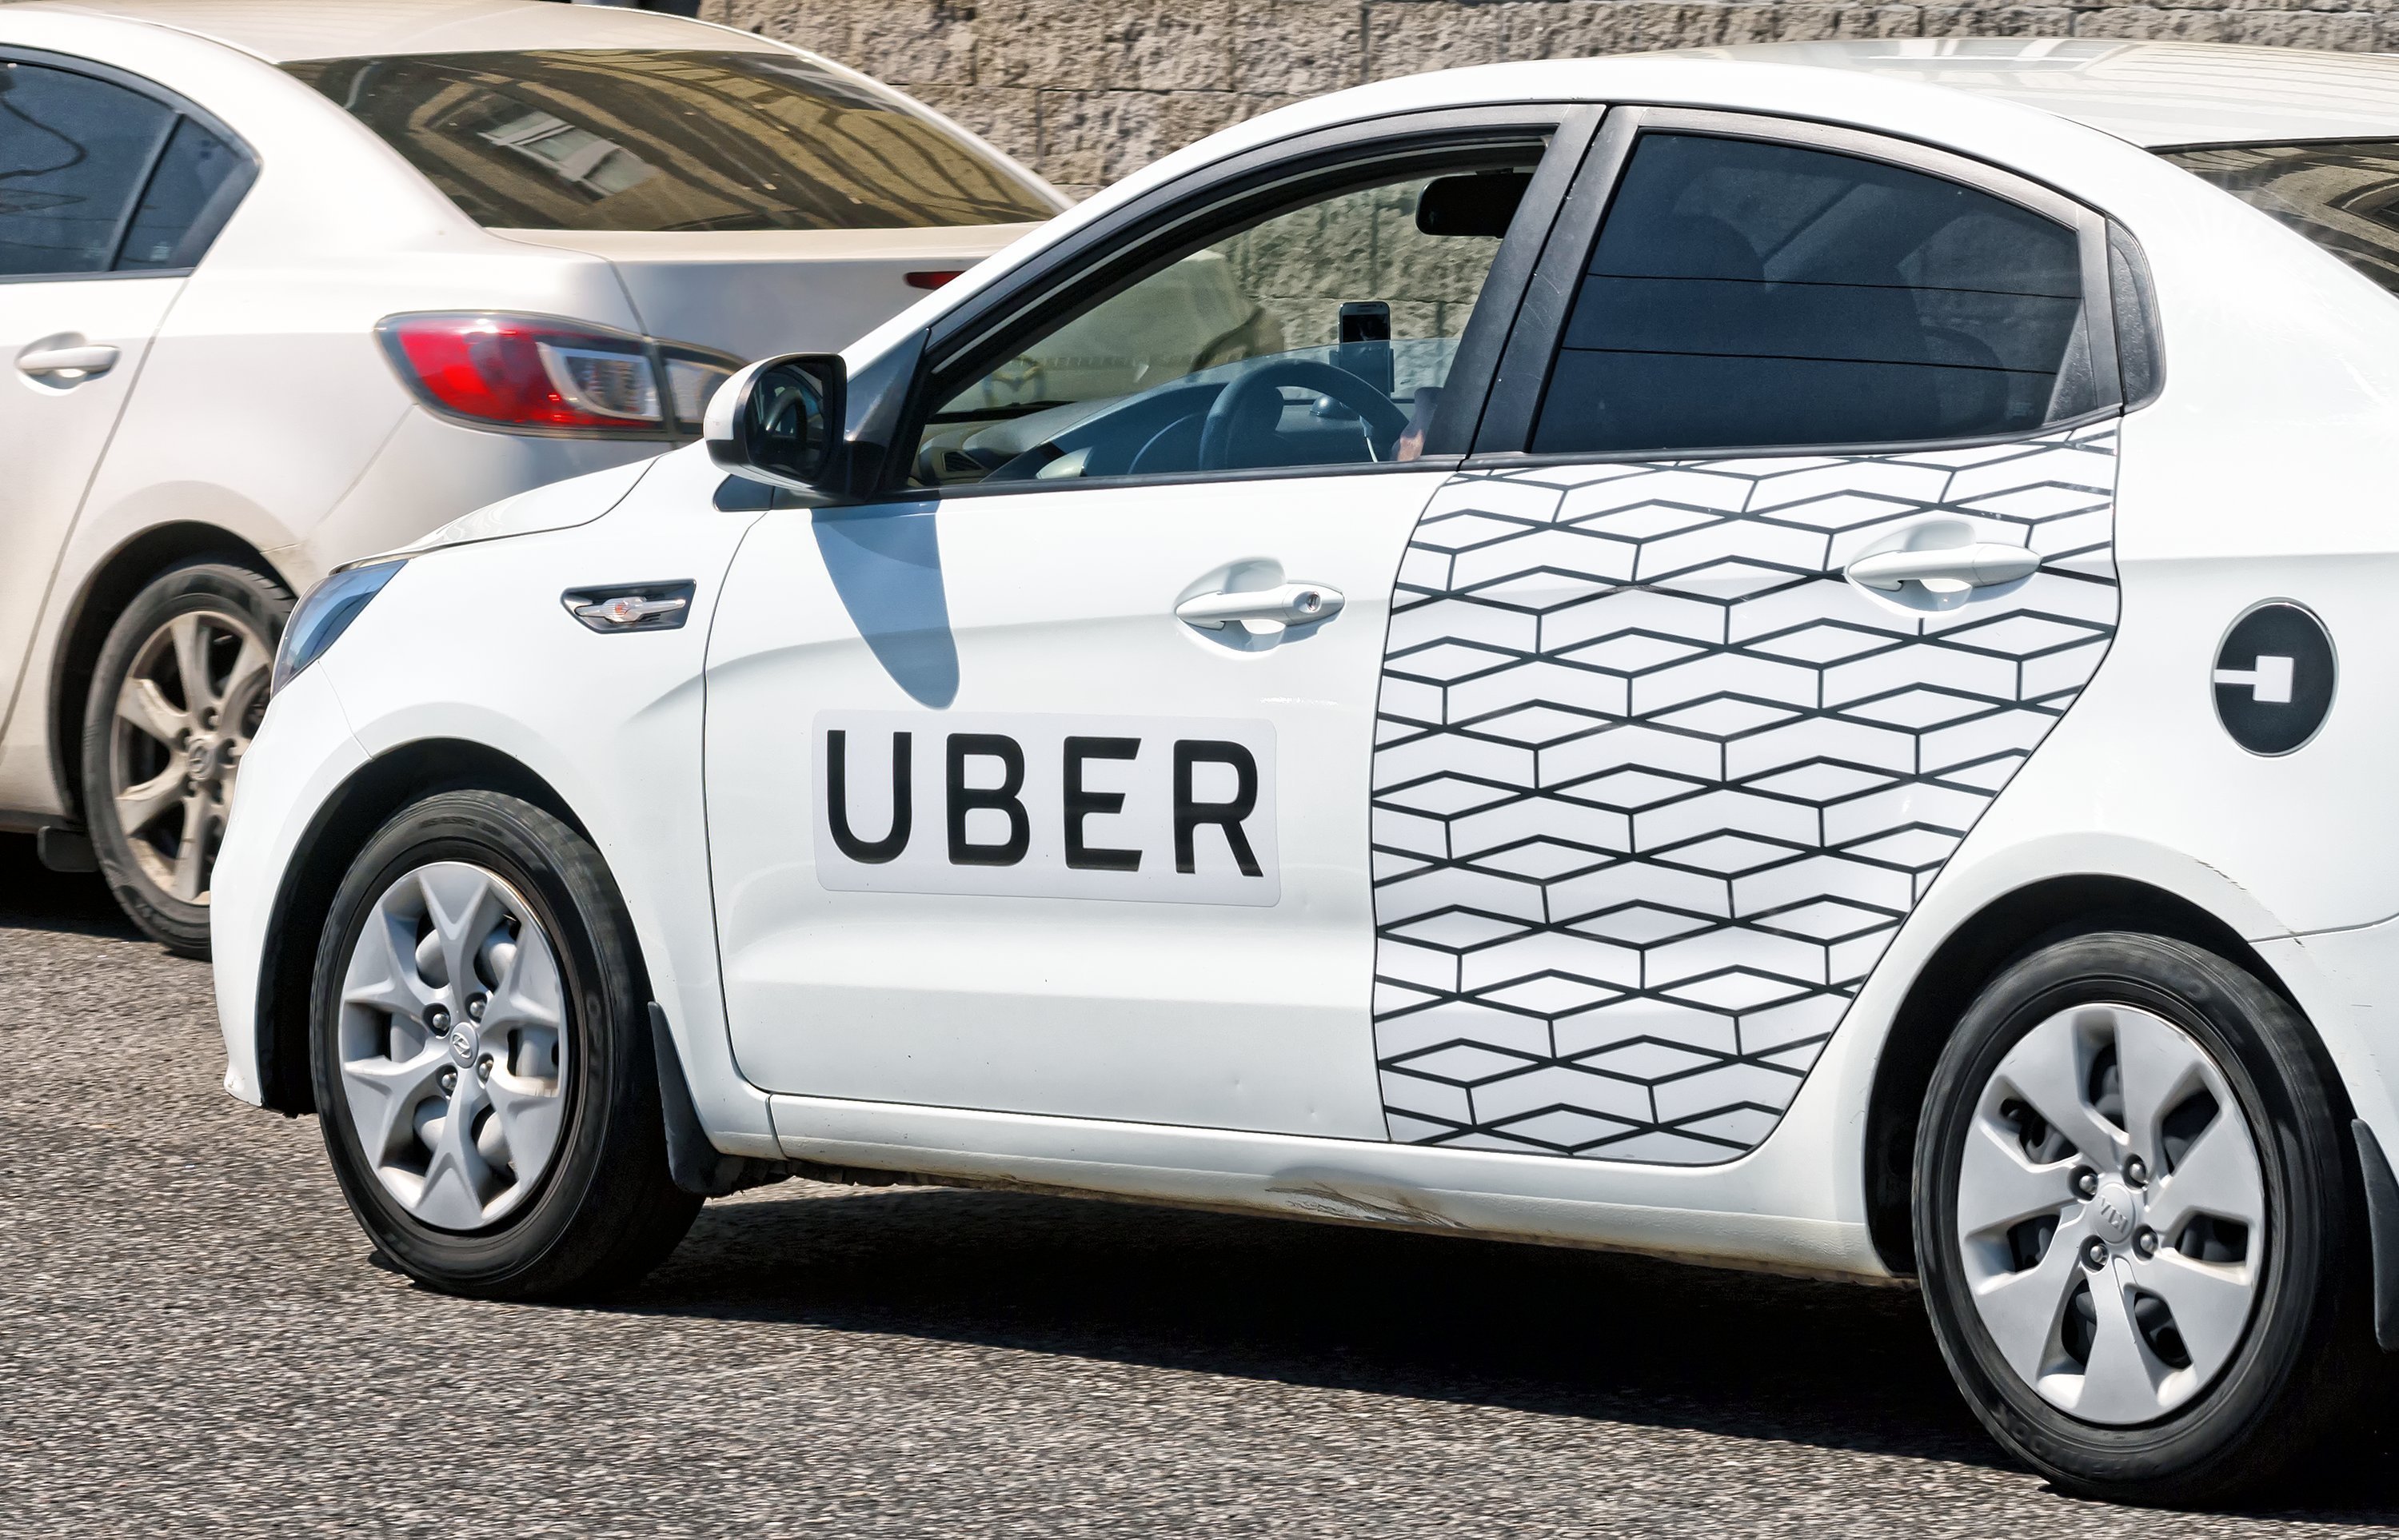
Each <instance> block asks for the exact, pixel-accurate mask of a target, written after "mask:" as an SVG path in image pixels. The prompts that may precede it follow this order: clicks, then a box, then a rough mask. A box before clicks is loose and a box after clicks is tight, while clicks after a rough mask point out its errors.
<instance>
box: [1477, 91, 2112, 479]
mask: <svg viewBox="0 0 2399 1540" xmlns="http://www.w3.org/2000/svg"><path fill="white" fill-rule="evenodd" d="M1645 132H1660V133H1682V134H1704V135H1711V136H1714V137H1717V138H1724V139H1745V140H1755V141H1758V142H1765V143H1769V144H1787V145H1792V146H1795V147H1797V148H1801V149H1811V150H1825V151H1830V152H1833V153H1835V154H1839V155H1855V156H1857V157H1859V158H1861V159H1865V160H1877V161H1881V162H1883V163H1885V164H1887V165H1891V166H1897V167H1900V168H1902V169H1906V170H1911V171H1921V172H1924V173H1926V174H1928V175H1931V176H1937V177H1942V178H1945V179H1946V180H1948V181H1951V182H1959V183H1962V184H1963V185H1966V186H1969V187H1972V188H1973V189H1974V190H1975V191H1977V192H1982V193H1987V194H1989V195H1990V196H1994V197H1999V198H2004V199H2006V200H2007V201H2008V202H2011V203H2013V204H2016V205H2018V206H2019V207H2021V208H2025V209H2030V210H2031V211H2032V212H2034V213H2037V214H2040V215H2042V216H2044V217H2045V218H2048V219H2051V220H2054V221H2055V222H2057V223H2060V224H2064V225H2067V226H2068V227H2069V228H2071V229H2072V230H2073V231H2074V232H2075V235H2076V240H2077V246H2078V250H2079V254H2080V258H2081V267H2082V296H2083V304H2082V329H2083V343H2084V346H2085V347H2086V348H2087V350H2088V352H2089V355H2090V358H2091V370H2092V376H2093V388H2094V394H2095V395H2096V396H2097V398H2098V399H2097V404H2095V405H2094V406H2093V407H2092V408H2091V409H2090V410H2089V411H2087V412H2079V413H2077V414H2076V415H2074V416H2072V417H2061V418H2058V419H2057V420H2055V421H2053V422H2047V423H2041V424H2039V425H2037V426H2033V427H2030V428H2016V429H2012V430H2010V431H2008V432H2004V433H1986V434H1971V435H1964V436H1953V437H1950V438H1945V439H1890V440H1882V441H1872V442H1870V441H1864V440H1858V441H1851V440H1846V439H1844V440H1836V441H1832V442H1825V443H1805V444H1756V445H1739V446H1733V447H1728V448H1720V449H1717V448H1712V449H1685V450H1673V449H1664V450H1661V449H1644V450H1573V451H1565V452H1558V453H1540V454H1537V453H1533V452H1532V451H1531V450H1530V449H1529V448H1528V447H1527V446H1529V445H1530V444H1531V442H1532V436H1533V428H1534V426H1535V424H1536V423H1537V422H1538V419H1539V415H1540V408H1541V401H1542V399H1543V398H1544V397H1545V396H1546V395H1547V394H1548V391H1549V384H1550V375H1551V372H1552V368H1553V367H1554V364H1555V362H1556V359H1557V356H1558V352H1559V349H1560V347H1561V346H1562V345H1563V344H1564V342H1565V328H1566V321H1567V318H1568V317H1569V314H1570V312H1571V311H1572V309H1573V306H1574V299H1575V294H1576V291H1577V290H1578V288H1579V284H1580V281H1581V278H1582V276H1583V269H1584V268H1585V266H1586V265H1588V263H1589V261H1590V257H1591V252H1592V248H1593V243H1594V242H1595V241H1597V239H1598V238H1599V231H1600V226H1601V224H1602V223H1604V222H1605V219H1606V213H1607V210H1608V209H1609V207H1610V205H1611V204H1612V203H1613V202H1614V200H1615V196H1616V191H1617V189H1618V187H1619V186H1620V185H1621V183H1622V182H1623V179H1624V172H1625V169H1626V168H1627V166H1628V165H1629V164H1630V163H1631V161H1632V158H1633V146H1634V144H1635V143H1636V142H1638V140H1639V138H1640V136H1641V135H1642V134H1643V133H1645ZM2109 228H2110V222H2109V221H2108V217H2107V216H2106V215H2105V214H2102V213H2099V212H2097V211H2096V210H2094V209H2091V208H2089V207H2088V206H2086V205H2084V204H2082V203H2080V202H2078V201H2076V200H2075V199H2073V198H2070V197H2067V196H2066V195H2065V194H2063V193H2061V192H2059V191H2058V190H2056V189H2055V188H2053V187H2049V186H2046V185H2043V184H2042V183H2040V182H2034V181H2032V180H2031V179H2030V178H2027V177H2025V176H2023V175H2020V174H2019V173H2016V172H2013V171H2010V170H2006V169H2002V168H2000V167H1998V166H1993V165H1991V164H1989V163H1987V162H1985V161H1980V160H1974V159H1972V158H1970V157H1968V156H1965V155H1959V154H1957V153H1956V152H1954V151H1950V150H1945V149H1940V148H1937V147H1935V146H1932V145H1930V144H1922V143H1918V142H1914V141H1911V140H1904V139H1895V138H1892V137H1891V136H1889V135H1885V134H1877V133H1869V132H1866V131H1864V130H1862V129H1857V128H1844V127H1841V126H1838V125H1835V124H1829V123H1818V122H1813V121H1810V120H1808V119H1803V118H1786V117H1774V116H1769V115H1762V114H1755V113H1733V112H1715V111H1708V110H1701V109H1698V108H1686V107H1661V106H1652V105H1647V104H1633V105H1626V106H1620V107H1616V108H1613V109H1611V110H1610V111H1609V113H1608V115H1607V117H1606V120H1605V121H1604V122H1603V123H1602V124H1601V126H1600V130H1599V134H1598V137H1597V139H1596V140H1595V141H1594V142H1593V144H1592V146H1591V151H1590V155H1589V157H1588V159H1587V161H1586V163H1585V166H1584V169H1583V173H1582V175H1581V176H1580V177H1579V178H1578V179H1577V181H1576V183H1575V186H1574V188H1573V190H1572V191H1571V192H1569V193H1568V194H1567V196H1566V199H1565V205H1564V207H1563V208H1562V209H1560V211H1559V213H1558V216H1557V218H1556V221H1555V222H1554V223H1553V224H1552V228H1551V232H1550V237H1549V241H1548V243H1547V244H1546V246H1545V247H1544V248H1543V250H1542V252H1541V257H1540V263H1539V266H1538V270H1537V274H1536V277H1535V279H1534V281H1533V283H1532V284H1531V286H1530V288H1529V289H1528V290H1527V297H1526V302H1525V307H1524V312H1523V314H1522V315H1520V316H1519V317H1518V319H1517V324H1516V327H1515V329H1514V330H1513V331H1511V332H1510V334H1509V337H1508V342H1507V344H1506V348H1505V351H1504V353H1503V356H1502V358H1501V362H1500V366H1499V371H1498V379H1497V381H1496V382H1495V384H1494V386H1493V389H1492V393H1491V399H1490V401H1489V404H1488V405H1487V406H1486V407H1485V408H1484V415H1483V424H1482V427H1481V430H1480V431H1479V432H1478V433H1477V434H1476V436H1475V439H1474V444H1473V448H1472V450H1471V454H1470V456H1469V460H1468V463H1469V464H1470V465H1471V466H1474V467H1475V468H1477V469H1503V468H1513V467H1515V466H1551V465H1591V464H1603V463H1619V464H1647V463H1658V462H1664V461H1674V462H1676V463H1686V462H1695V461H1710V460H1754V459H1758V458H1762V457H1767V456H1776V455H1809V454H1843V455H1857V454H1897V453H1914V452H1918V451H1924V450H1934V449H1971V448H1978V447H1982V446H1985V445H1991V444H2011V443H2021V442H2024V441H2025V440H2026V439H2034V438H2040V437H2043V436H2046V435H2049V434H2053V433H2062V432H2066V431H2067V430H2069V429H2072V428H2075V427H2080V426H2085V425H2088V424H2091V423H2094V422H2101V421H2105V420H2108V419H2111V418H2114V417H2118V416H2121V414H2122V413H2123V412H2124V410H2125V407H2124V401H2123V390H2122V385H2121V369H2120V365H2119V359H2118V356H2117V348H2118V341H2117V338H2118V327H2117V319H2116V316H2115V313H2114V306H2113V303H2112V298H2113V295H2112V289H2113V286H2112V284H2111V281H2110V274H2109V268H2108V242H2109V234H2108V232H2109ZM2118 239H2119V241H2120V242H2121V241H2124V240H2128V239H2129V236H2123V235H2122V234H2121V230H2120V231H2119V235H2118ZM2135 250H2137V249H2135Z"/></svg>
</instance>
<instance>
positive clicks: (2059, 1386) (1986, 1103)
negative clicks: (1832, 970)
mask: <svg viewBox="0 0 2399 1540" xmlns="http://www.w3.org/2000/svg"><path fill="white" fill-rule="evenodd" d="M2323 1062H2324V1061H2323V1058H2322V1050H2321V1047H2320V1046H2319V1045H2318V1044H2317V1043H2316V1042H2315V1041H2314V1039H2313V1036H2312V1033H2311V1031H2310V1028H2309V1025H2308V1023H2307V1022H2306V1021H2305V1020H2303V1019H2302V1018H2301V1017H2300V1016H2299V1015H2298V1013H2297V1010H2296V1009H2294V1008H2293V1006H2292V1005H2291V1003H2290V1002H2289V1001H2288V1000H2287V999H2285V998H2284V997H2283V996H2281V995H2280V994H2277V993H2275V992H2274V991H2273V990H2272V989H2271V988H2270V987H2269V986H2268V985H2267V984H2266V982H2265V981H2264V980H2263V979H2260V978H2259V977H2258V976H2257V974H2255V973H2252V972H2251V971H2249V970H2248V969H2246V968H2243V967H2242V966H2239V965H2238V964H2236V963H2234V962H2233V961H2231V960H2230V958H2227V957H2225V956H2224V955H2222V954H2221V953H2219V952H2212V951H2209V950H2207V949H2205V948H2202V947H2200V946H2198V945H2195V944H2194V943H2192V942H2190V941H2187V940H2183V939H2179V938H2171V937H2165V936H2157V935H2148V934H2143V933H2140V932H2136V931H2094V932H2092V933H2089V934H2087V935H2080V936H2074V937H2071V938H2069V939H2063V940H2059V941H2055V942H2053V943H2052V944H2050V945H2048V946H2045V947H2042V948H2040V949H2039V950H2037V951H2034V952H2028V953H2026V955H2025V956H2023V957H2021V958H2020V959H2018V960H2017V961H2016V962H2015V963H2013V965H2011V966H2008V967H2007V968H2006V969H2004V970H2003V971H2001V972H2000V973H1999V975H1998V976H1997V977H1995V978H1993V979H1990V980H1989V981H1988V982H1986V984H1985V985H1984V987H1983V989H1982V991H1981V993H1979V994H1978V995H1977V996H1976V998H1975V1000H1974V1002H1973V1004H1972V1006H1971V1007H1969V1008H1968V1009H1967V1011H1966V1012H1965V1014H1964V1016H1963V1017H1962V1018H1960V1019H1959V1021H1958V1023H1957V1026H1956V1027H1955V1029H1954V1030H1953V1031H1951V1033H1949V1036H1948V1040H1947V1041H1946V1043H1945V1045H1944V1046H1943V1047H1942V1050H1941V1055H1940V1059H1939V1060H1938V1061H1937V1062H1936V1063H1935V1064H1934V1065H1933V1066H1932V1074H1931V1083H1930V1084H1929V1085H1928V1086H1927V1087H1926V1088H1925V1091H1924V1099H1923V1102H1922V1109H1923V1116H1922V1121H1921V1123H1920V1124H1919V1125H1918V1137H1917V1148H1916V1182H1915V1214H1914V1221H1915V1224H1914V1229H1915V1239H1916V1261H1917V1264H1918V1274H1919V1276H1920V1277H1921V1278H1922V1280H1923V1284H1924V1304H1925V1310H1926V1313H1927V1315H1928V1316H1929V1317H1931V1323H1932V1330H1933V1335H1934V1336H1935V1337H1936V1338H1937V1339H1938V1340H1939V1342H1940V1344H1941V1352H1942V1357H1943V1358H1945V1359H1946V1360H1947V1361H1948V1364H1949V1370H1950V1372H1951V1373H1952V1374H1954V1375H1956V1376H1957V1380H1958V1385H1959V1389H1960V1390H1962V1391H1964V1392H1965V1394H1966V1398H1967V1400H1968V1402H1969V1403H1970V1404H1971V1405H1972V1407H1973V1409H1974V1412H1975V1415H1976V1416H1978V1417H1980V1418H1981V1419H1982V1422H1983V1425H1984V1426H1986V1427H1987V1428H1988V1429H1990V1431H1991V1433H1992V1434H1993V1435H1994V1436H1995V1437H1997V1438H1998V1439H1999V1441H2000V1442H2001V1443H2003V1444H2005V1445H2006V1446H2007V1447H2008V1449H2009V1450H2011V1451H2012V1452H2014V1453H2015V1454H2016V1455H2017V1456H2018V1457H2020V1458H2022V1459H2023V1460H2025V1461H2026V1462H2027V1463H2028V1464H2030V1465H2032V1466H2034V1467H2035V1468H2037V1469H2039V1470H2040V1472H2041V1473H2042V1474H2044V1475H2046V1476H2048V1477H2049V1478H2050V1479H2052V1480H2053V1481H2055V1482H2057V1483H2058V1484H2059V1485H2060V1486H2061V1487H2062V1488H2063V1489H2065V1490H2067V1491H2068V1492H2073V1493H2081V1494H2084V1495H2089V1496H2097V1497H2108V1498H2115V1499H2119V1500H2129V1501H2133V1502H2139V1503H2163V1504H2175V1505H2181V1504H2192V1503H2204V1502H2212V1501H2216V1500H2219V1499H2222V1498H2224V1497H2227V1496H2232V1495H2239V1494H2255V1493H2261V1492H2263V1491H2265V1490H2266V1489H2268V1488H2270V1487H2271V1486H2272V1485H2273V1484H2274V1483H2276V1482H2278V1481H2282V1480H2285V1479H2290V1478H2292V1477H2293V1476H2295V1475H2297V1473H2299V1472H2302V1471H2308V1470H2312V1469H2316V1468H2319V1466H2320V1465H2321V1463H2322V1462H2324V1461H2326V1460H2328V1459H2329V1460H2332V1461H2334V1462H2335V1463H2337V1462H2338V1453H2337V1452H2336V1449H2337V1441H2338V1439H2341V1438H2344V1437H2346V1436H2347V1434H2348V1432H2349V1430H2351V1429H2352V1428H2354V1427H2355V1426H2357V1425H2358V1421H2357V1417H2356V1412H2357V1409H2358V1408H2359V1407H2360V1406H2361V1404H2362V1398H2364V1397H2365V1395H2366V1394H2368V1392H2369V1391H2370V1389H2371V1385H2372V1380H2373V1366H2374V1364H2375V1362H2376V1361H2377V1359H2378V1358H2379V1355H2378V1354H2377V1353H2376V1351H2375V1348H2374V1336H2373V1330H2372V1315H2371V1311H2370V1308H2369V1306H2370V1303H2371V1297H2370V1293H2369V1291H2368V1289H2367V1283H2368V1275H2367V1270H2366V1265H2365V1263H2366V1240H2367V1235H2366V1228H2365V1215H2364V1214H2363V1212H2362V1211H2361V1208H2360V1205H2359V1202H2358V1196H2357V1194H2356V1192H2355V1189H2354V1188H2353V1186H2352V1176H2351V1162H2352V1159H2354V1158H2355V1157H2354V1155H2352V1152H2351V1149H2350V1143H2351V1138H2352V1128H2351V1124H2350V1119H2349V1114H2348V1112H2347V1110H2346V1108H2345V1107H2343V1106H2342V1104H2341V1102H2340V1093H2339V1082H2338V1080H2335V1079H2331V1078H2328V1072H2327V1071H2325V1070H2324V1068H2323Z"/></svg>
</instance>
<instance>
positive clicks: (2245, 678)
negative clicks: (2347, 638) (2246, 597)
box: [2215, 599, 2333, 754]
mask: <svg viewBox="0 0 2399 1540" xmlns="http://www.w3.org/2000/svg"><path fill="white" fill-rule="evenodd" d="M2215 679H2216V719H2217V720H2218V721H2220V722H2222V723H2224V730H2225V731H2226V732H2228V733H2230V734H2231V735H2232V741H2233V742H2235V743H2237V744H2239V745H2240V746H2241V747H2242V748H2243V749H2246V750H2249V751H2250V752H2251V753H2253V754H2287V753H2289V752H2290V751H2291V750H2294V749H2297V747H2299V745H2301V744H2303V743H2305V742H2307V741H2308V739H2310V738H2311V737H2313V736H2316V729H2317V728H2319V727H2321V726H2323V725H2324V716H2325V714H2326V713H2327V712H2329V711H2330V710H2331V709H2332V685H2333V660H2332V638H2331V637H2330V636H2328V635H2326V634H2325V632H2324V622H2323V621H2321V620H2318V619H2317V618H2316V617H2315V616H2314V615H2311V614H2309V613H2308V612H2307V611H2306V610H2303V609H2301V608H2300V607H2299V606H2298V605H2297V604H2293V603H2291V602H2289V601H2286V600H2279V599H2278V600H2274V601H2270V602H2268V603H2264V604H2260V605H2257V607H2256V608H2254V609H2252V610H2250V611H2249V612H2248V613H2247V614H2246V615H2243V616H2242V617H2241V618H2240V619H2238V620H2236V621H2234V622H2233V623H2232V628H2231V629H2230V630H2229V631H2227V632H2225V633H2224V644H2223V645H2222V646H2220V647H2218V648H2217V649H2216V675H2215Z"/></svg>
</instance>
